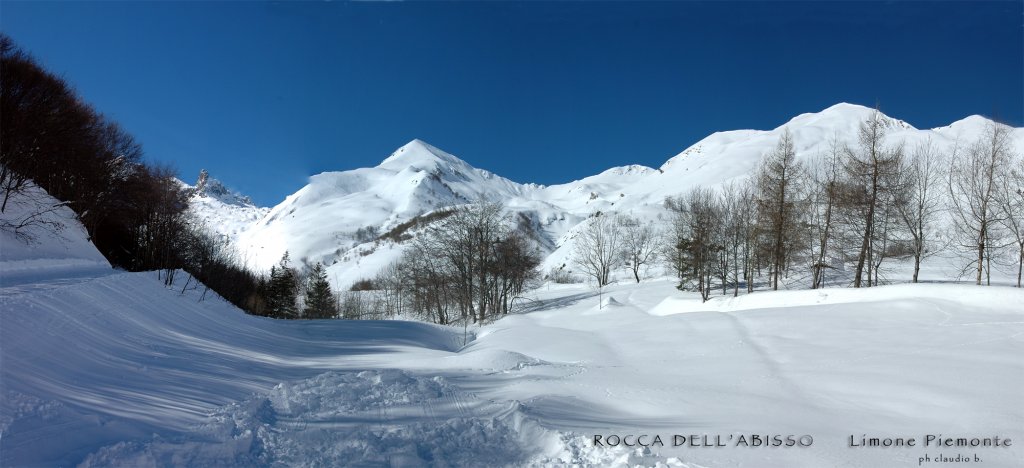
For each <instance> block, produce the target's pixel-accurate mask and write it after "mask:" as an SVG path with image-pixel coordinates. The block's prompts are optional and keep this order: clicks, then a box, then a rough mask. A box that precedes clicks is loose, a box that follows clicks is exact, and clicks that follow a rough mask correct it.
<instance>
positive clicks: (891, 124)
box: [779, 102, 916, 130]
mask: <svg viewBox="0 0 1024 468" xmlns="http://www.w3.org/2000/svg"><path fill="white" fill-rule="evenodd" d="M875 111H876V109H875V108H872V107H867V106H862V105H860V104H851V103H848V102H840V103H838V104H833V105H831V106H829V107H827V108H825V109H822V110H821V111H819V112H809V113H806V114H800V115H798V116H796V117H793V118H792V119H790V120H789V122H786V123H785V124H783V125H781V126H780V127H779V128H783V127H800V126H816V127H832V128H840V127H844V126H847V125H850V124H856V125H859V124H860V122H862V121H864V120H867V119H869V118H871V115H872V114H874V113H875ZM878 113H879V114H880V116H881V118H882V122H883V123H884V126H885V127H887V128H890V129H894V130H895V129H907V130H916V129H915V128H914V127H913V126H912V125H910V124H909V123H907V122H904V121H902V120H899V119H894V118H892V117H889V116H888V115H885V113H884V112H882V111H878Z"/></svg>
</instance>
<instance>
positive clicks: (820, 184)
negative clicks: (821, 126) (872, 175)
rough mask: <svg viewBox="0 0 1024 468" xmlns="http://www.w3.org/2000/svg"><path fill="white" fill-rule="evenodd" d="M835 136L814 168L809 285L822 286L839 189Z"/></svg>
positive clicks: (837, 150)
mask: <svg viewBox="0 0 1024 468" xmlns="http://www.w3.org/2000/svg"><path fill="white" fill-rule="evenodd" d="M841 154H842V149H841V147H840V145H839V139H838V137H833V138H832V140H831V142H830V144H829V154H828V155H827V156H826V157H825V158H823V159H822V162H821V163H820V164H819V165H817V166H815V168H814V176H813V179H814V182H813V183H814V191H813V196H812V198H813V208H812V210H811V214H812V216H813V218H814V221H815V222H814V226H815V229H816V234H817V239H816V240H817V244H818V245H817V251H813V247H812V253H813V255H812V256H811V258H812V259H813V264H812V265H811V289H818V288H822V287H824V286H825V269H826V268H828V267H829V263H828V258H829V257H828V248H829V244H830V243H831V240H832V236H833V218H834V214H833V212H834V210H835V208H836V201H837V196H838V190H839V176H840V169H841V166H840V155H841Z"/></svg>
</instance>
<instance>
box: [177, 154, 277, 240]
mask: <svg viewBox="0 0 1024 468" xmlns="http://www.w3.org/2000/svg"><path fill="white" fill-rule="evenodd" d="M179 182H180V181H179ZM181 185H182V186H183V187H184V188H185V190H186V191H187V192H188V193H189V207H188V208H189V213H190V214H191V215H192V216H193V217H194V218H195V219H196V220H197V221H198V222H200V223H202V224H203V226H205V227H206V229H208V230H210V231H212V232H214V233H216V234H218V235H219V236H220V237H221V238H223V239H225V240H228V241H234V240H235V239H237V238H238V236H239V235H240V234H241V233H242V231H244V230H246V229H248V228H249V227H250V226H252V225H253V224H254V223H255V222H257V221H259V220H260V219H262V218H263V217H264V216H266V214H267V212H269V211H270V209H269V208H263V207H259V206H256V204H255V203H253V202H252V199H250V198H249V197H247V196H244V195H242V194H239V193H237V192H234V191H232V190H231V189H229V188H227V186H225V185H224V184H223V183H222V182H221V181H219V180H217V179H214V178H212V177H210V175H209V173H207V172H206V170H205V169H204V170H202V171H200V172H199V178H198V179H197V180H196V184H195V185H194V186H192V185H188V184H186V183H184V182H181Z"/></svg>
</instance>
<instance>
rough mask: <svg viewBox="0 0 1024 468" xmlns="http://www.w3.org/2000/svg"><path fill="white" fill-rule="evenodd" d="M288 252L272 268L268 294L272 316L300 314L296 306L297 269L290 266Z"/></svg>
mask: <svg viewBox="0 0 1024 468" xmlns="http://www.w3.org/2000/svg"><path fill="white" fill-rule="evenodd" d="M288 262H289V257H288V252H285V253H284V255H283V256H282V257H281V262H280V263H278V264H277V266H276V267H273V268H271V269H270V284H269V286H268V289H269V291H267V292H268V294H267V309H268V312H269V315H270V316H271V317H277V318H294V317H297V316H298V310H297V308H296V307H295V286H296V281H295V270H293V269H292V268H291V267H290V266H288Z"/></svg>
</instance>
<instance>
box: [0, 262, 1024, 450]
mask: <svg viewBox="0 0 1024 468" xmlns="http://www.w3.org/2000/svg"><path fill="white" fill-rule="evenodd" d="M0 294H2V297H0V307H2V311H3V312H2V313H3V315H2V335H0V346H2V349H0V351H2V356H3V361H2V371H0V372H2V373H0V377H2V382H3V392H4V404H3V419H2V420H0V429H2V431H3V436H2V438H0V453H2V457H3V459H2V463H0V464H2V465H4V466H11V465H23V464H64V465H70V464H77V463H81V462H86V464H90V465H107V464H115V465H116V464H121V465H138V464H143V465H146V464H157V465H161V464H168V463H171V464H210V463H213V464H245V465H248V464H254V463H255V464H268V465H270V464H281V465H292V464H302V463H310V464H337V463H355V462H357V461H358V462H366V463H369V464H377V465H401V466H407V465H414V466H415V465H421V464H427V465H448V464H452V465H479V464H486V465H491V464H513V465H522V464H531V463H553V464H559V463H562V462H565V463H569V462H576V463H584V464H586V463H597V464H608V463H615V462H619V463H623V464H629V463H639V464H655V463H658V462H663V463H668V464H673V465H677V466H686V465H684V463H685V464H687V465H691V466H737V465H750V464H756V465H758V466H823V465H829V466H831V465H837V464H840V463H843V462H844V461H848V460H851V459H854V460H857V462H856V463H853V464H852V465H851V466H879V464H881V465H886V466H899V465H906V466H916V465H917V461H918V458H919V457H920V456H922V455H924V454H933V452H937V451H936V450H933V449H928V450H926V449H924V448H906V447H904V448H899V449H880V448H851V447H848V441H847V439H848V437H849V436H850V435H855V436H856V437H858V438H859V437H860V436H861V435H863V434H867V435H868V436H876V437H917V438H922V437H923V436H924V435H926V434H933V433H936V434H937V433H941V434H946V435H948V436H957V435H964V436H971V437H990V436H994V435H999V436H1001V437H1009V438H1016V439H1019V440H1021V441H1022V442H1021V444H1024V434H1022V429H1024V397H1022V396H1021V391H1020V390H1021V389H1022V388H1024V363H1022V362H1021V356H1022V355H1024V316H1022V315H1024V314H1022V313H1021V311H1020V307H1019V304H1021V303H1022V299H1024V294H1022V293H1021V292H1020V291H1018V290H1015V289H1011V288H976V287H968V286H952V285H916V286H910V285H907V286H890V287H883V288H876V289H873V290H865V291H853V290H840V289H827V290H822V291H796V292H779V293H767V292H765V293H755V294H753V295H750V296H743V297H740V298H737V299H732V298H729V299H717V300H713V301H711V302H709V303H707V304H700V302H699V300H696V299H695V298H692V297H689V296H687V295H685V294H683V293H679V292H677V291H674V290H673V288H672V286H671V283H669V282H651V283H645V284H641V285H623V286H617V287H613V288H611V289H610V291H609V292H608V294H610V295H611V297H613V298H614V299H615V300H614V301H606V303H608V305H606V306H605V307H603V308H598V299H597V297H596V296H594V295H593V294H592V292H590V291H588V290H586V289H585V288H582V287H561V288H559V287H554V289H552V290H543V291H540V292H538V293H537V297H536V298H535V300H534V302H533V303H532V304H531V307H532V308H533V309H534V311H533V312H531V313H528V314H523V315H516V316H510V317H506V318H504V319H502V320H500V321H498V322H496V323H494V324H491V325H489V326H486V327H483V328H481V329H478V330H476V334H477V336H476V339H475V340H473V341H471V342H470V343H469V344H468V345H466V346H464V347H463V346H462V340H463V339H464V337H463V336H462V333H461V330H455V329H448V328H443V327H438V326H433V325H429V324H422V323H415V322H402V321H391V322H348V321H315V322H310V321H303V322H284V321H274V320H270V319H264V318H258V317H252V316H247V315H245V314H243V313H241V312H240V311H238V310H237V309H234V308H232V307H230V306H229V305H227V304H225V303H223V302H221V301H220V300H219V299H211V298H210V297H208V298H207V299H206V300H204V301H202V302H200V301H198V300H197V299H198V297H199V294H200V291H186V292H185V294H180V292H179V291H178V290H170V289H166V288H164V287H163V285H162V284H161V283H160V282H159V281H158V280H157V278H156V274H155V273H137V274H131V273H115V274H108V275H103V276H98V277H95V278H93V279H89V280H84V281H79V282H75V283H71V284H57V285H53V286H50V287H49V288H48V289H47V290H46V291H45V293H44V292H42V291H39V290H35V289H28V290H25V289H24V288H23V285H17V286H14V287H11V288H6V287H5V288H3V290H2V291H0ZM470 338H472V337H470ZM598 434H603V435H614V434H650V435H652V436H653V435H662V437H664V438H666V441H667V439H668V438H670V437H671V436H672V435H675V434H722V435H726V436H727V435H730V434H732V435H740V434H795V435H803V434H808V435H811V436H813V438H814V444H813V446H812V447H808V448H760V449H753V448H735V447H728V448H717V449H714V448H691V447H671V443H666V447H653V448H652V449H651V452H650V453H647V454H644V453H633V452H632V451H630V450H628V449H625V448H622V447H619V448H617V449H602V448H595V447H593V443H592V437H593V436H594V435H598ZM960 451H964V450H960ZM949 452H951V453H952V452H956V450H949ZM971 453H977V454H978V455H979V456H981V457H982V458H983V459H984V460H986V462H985V464H984V465H981V466H1014V465H1015V464H1017V463H1018V462H1019V460H1020V459H1021V456H1022V454H1024V452H1022V450H1021V449H1020V448H1019V446H1018V445H1013V446H1011V447H1005V448H998V449H997V448H990V447H989V448H982V449H972V450H971Z"/></svg>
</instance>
